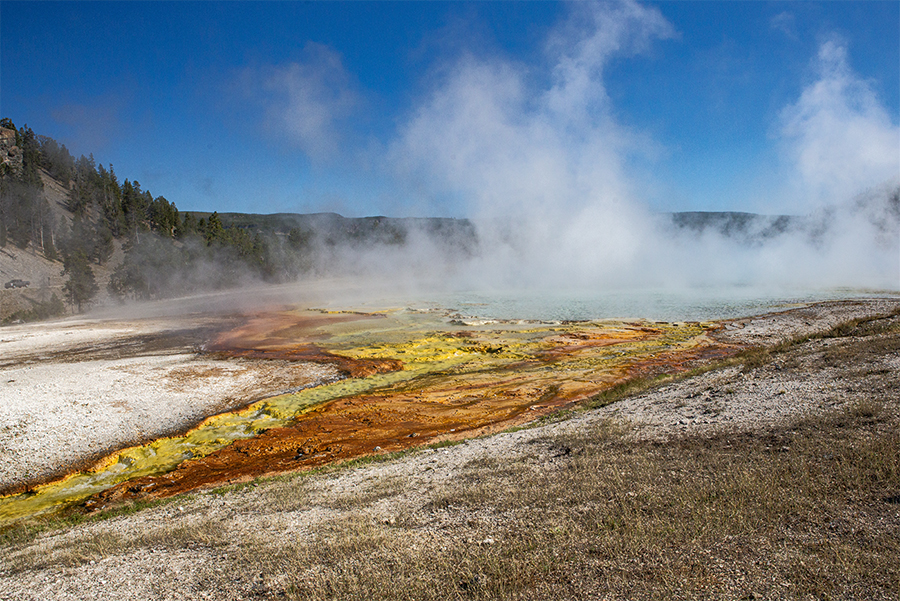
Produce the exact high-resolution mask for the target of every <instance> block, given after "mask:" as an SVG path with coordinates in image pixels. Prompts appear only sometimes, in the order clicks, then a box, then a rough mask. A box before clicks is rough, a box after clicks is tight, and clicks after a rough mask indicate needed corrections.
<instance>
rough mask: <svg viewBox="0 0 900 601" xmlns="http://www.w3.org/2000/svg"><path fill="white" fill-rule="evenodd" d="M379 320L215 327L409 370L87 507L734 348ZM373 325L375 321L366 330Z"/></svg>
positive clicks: (370, 444) (416, 435)
mask: <svg viewBox="0 0 900 601" xmlns="http://www.w3.org/2000/svg"><path fill="white" fill-rule="evenodd" d="M388 319H389V318H386V317H384V316H365V315H359V314H321V315H317V316H316V315H314V316H310V315H308V314H305V313H304V314H300V313H293V312H280V313H272V314H259V315H256V316H253V317H252V318H251V319H249V320H248V322H247V324H246V325H245V326H242V327H241V328H237V329H235V330H231V331H228V332H225V333H223V334H222V335H220V336H218V337H217V338H216V340H215V341H213V342H212V343H211V344H210V345H209V349H210V350H211V351H214V352H218V353H226V354H229V355H232V356H250V357H254V358H267V357H271V358H277V359H281V360H284V359H296V360H303V361H321V362H327V363H332V364H335V365H337V366H338V367H339V368H340V369H342V370H344V371H345V372H346V373H347V374H349V375H350V377H352V378H368V377H371V376H375V374H385V373H390V372H394V371H398V370H401V371H402V370H411V373H412V372H414V373H413V376H411V377H409V378H400V379H395V380H385V383H384V384H383V385H379V386H375V387H374V388H373V389H370V390H368V391H366V392H363V393H359V394H350V395H347V396H343V397H339V398H334V399H331V400H328V401H325V402H323V403H321V404H318V405H315V406H313V407H312V408H309V409H306V410H303V411H302V412H300V413H299V414H297V415H296V416H295V417H294V418H293V419H292V420H289V421H288V422H287V423H285V424H284V425H282V426H278V427H272V428H270V429H268V430H265V431H263V432H261V433H260V434H258V435H256V436H254V437H252V438H246V439H241V440H236V441H235V442H233V443H231V444H229V445H228V446H225V447H223V448H220V449H218V450H216V451H214V452H212V453H210V454H208V455H206V456H203V457H199V458H194V459H190V460H187V461H184V462H182V463H180V464H179V465H178V466H177V467H176V468H175V469H174V470H172V471H169V472H167V473H162V474H155V475H148V476H144V477H141V478H137V479H133V480H129V481H126V482H122V483H120V484H118V485H116V486H114V487H112V488H109V489H107V490H105V491H103V492H100V493H98V494H96V495H94V496H93V497H91V498H90V499H88V500H87V502H86V503H85V505H86V506H87V507H88V508H90V509H100V508H103V507H107V506H109V505H112V504H116V503H121V502H127V501H131V500H135V499H146V498H163V497H168V496H172V495H175V494H179V493H183V492H186V491H190V490H194V489H197V488H202V487H209V486H214V485H219V484H224V483H229V482H237V481H242V480H247V479H252V478H255V477H259V476H264V475H269V474H275V473H279V472H286V471H296V470H303V469H309V468H313V467H317V466H321V465H324V464H328V463H333V462H339V461H345V460H348V459H352V458H355V457H361V456H364V455H369V454H373V453H377V452H390V451H397V450H401V449H404V448H409V447H413V446H420V445H422V444H427V443H429V442H435V441H437V440H445V439H458V438H464V437H471V436H473V435H476V434H482V433H488V432H496V431H500V430H503V429H505V428H508V427H510V426H513V425H518V424H522V423H526V422H528V421H532V420H534V419H535V418H537V417H540V416H542V415H545V414H547V413H550V412H552V411H555V410H558V409H561V408H565V407H570V406H573V405H576V404H577V403H579V402H583V401H585V400H586V399H589V398H591V397H592V396H594V395H596V394H598V393H599V392H602V391H603V390H605V389H607V388H609V387H611V386H614V385H616V384H619V383H621V382H624V381H627V380H628V379H631V378H635V377H643V376H648V375H656V374H661V373H677V372H680V371H684V370H686V369H689V368H690V367H691V366H693V365H696V364H698V363H699V362H703V361H707V360H710V359H714V358H719V357H723V356H726V355H729V354H733V352H734V351H735V349H734V348H733V347H729V346H727V345H723V344H720V343H717V342H715V341H714V340H712V339H710V338H709V337H707V336H706V333H707V332H708V331H710V330H712V329H715V326H713V325H712V324H705V325H704V324H680V325H676V324H652V325H649V324H647V323H644V322H636V323H621V322H600V323H584V324H564V325H558V324H556V325H538V326H533V325H532V326H528V327H523V326H512V325H507V324H501V325H500V326H499V327H497V326H491V328H487V327H472V328H470V329H468V330H459V329H458V326H454V331H452V332H451V331H443V332H442V331H440V330H437V329H423V327H422V326H423V325H428V326H429V327H431V328H434V327H435V326H436V324H434V323H433V319H432V321H430V322H428V321H426V322H423V321H422V320H421V319H419V318H417V317H413V318H412V320H411V322H402V320H401V321H396V320H398V319H399V318H397V317H392V318H390V319H394V320H395V321H396V323H392V324H389V323H387V321H385V320H388ZM348 326H352V327H349V328H348ZM372 326H376V327H378V328H380V330H379V331H377V332H374V333H372V332H371V331H370V329H371V328H372ZM322 347H325V348H322ZM415 370H419V371H415ZM375 377H378V376H375Z"/></svg>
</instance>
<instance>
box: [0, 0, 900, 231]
mask: <svg viewBox="0 0 900 601" xmlns="http://www.w3.org/2000/svg"><path fill="white" fill-rule="evenodd" d="M0 28H2V30H0V69H2V70H0V115H2V116H4V117H9V118H11V119H12V120H13V121H14V122H15V123H16V125H18V126H22V125H25V124H27V125H28V126H30V127H31V128H32V129H33V130H34V131H35V132H36V133H38V134H43V135H49V136H51V137H53V138H55V139H57V140H58V141H60V142H62V143H64V144H66V145H67V147H68V148H69V149H70V151H71V152H72V154H74V155H75V156H78V155H80V154H88V153H93V154H94V157H95V158H96V160H97V161H98V162H101V163H103V164H110V163H111V164H113V165H114V168H115V170H116V173H117V174H118V175H119V177H120V178H126V177H127V178H130V179H133V180H135V179H136V180H138V181H139V182H140V184H141V186H142V187H143V189H145V190H150V191H151V192H152V193H153V194H154V195H163V196H165V197H166V198H168V199H169V200H171V201H173V202H175V203H176V204H177V206H178V207H179V208H180V209H182V210H218V211H220V212H224V211H241V212H259V213H270V212H282V211H296V212H316V211H336V212H339V213H341V214H344V215H348V216H364V215H379V214H381V215H391V216H425V215H429V216H451V217H466V216H484V215H488V216H490V215H492V214H496V213H502V212H503V211H516V210H521V209H522V208H523V207H525V208H527V207H528V206H535V204H541V203H543V204H547V203H549V204H554V203H560V205H561V206H562V207H565V206H567V204H566V203H571V202H573V201H572V198H580V197H583V196H584V197H586V196H592V195H596V196H602V197H604V198H619V197H621V198H623V199H625V200H626V201H627V202H629V203H632V202H637V203H640V204H643V205H645V206H647V207H649V208H650V209H652V210H751V211H762V212H779V213H781V212H783V213H802V212H805V211H808V210H810V209H813V208H815V207H817V206H819V205H821V204H823V203H827V202H832V201H836V200H840V199H841V198H840V197H841V196H847V195H852V194H853V193H855V192H858V191H861V190H863V189H865V188H866V187H867V186H873V185H877V184H880V183H881V182H882V181H884V180H885V179H890V178H892V177H898V175H897V174H898V171H900V137H898V121H900V72H898V71H900V3H897V2H846V3H845V2H822V3H819V2H645V3H635V2H612V3H600V4H592V3H584V2H579V3H572V4H562V3H550V2H521V3H520V2H500V3H494V2H474V3H466V2H452V3H445V2H396V3H393V2H374V3H368V2H311V3H299V2H279V3H268V2H224V3H209V2H172V3H167V2H148V3H143V2H128V3H116V2H85V3H82V2H62V3H50V2H14V1H9V0H4V1H3V2H2V3H0ZM519 199H526V200H525V201H522V202H520V201H519ZM575 202H577V201H575Z"/></svg>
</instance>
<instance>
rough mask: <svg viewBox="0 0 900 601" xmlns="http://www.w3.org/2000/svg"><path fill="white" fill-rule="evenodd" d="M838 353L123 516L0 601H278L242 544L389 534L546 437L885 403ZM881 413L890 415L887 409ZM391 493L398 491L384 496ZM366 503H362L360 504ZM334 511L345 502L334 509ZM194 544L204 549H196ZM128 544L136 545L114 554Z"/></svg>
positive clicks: (897, 361)
mask: <svg viewBox="0 0 900 601" xmlns="http://www.w3.org/2000/svg"><path fill="white" fill-rule="evenodd" d="M898 306H900V303H898V302H897V301H870V302H855V303H847V302H844V303H826V304H822V305H817V306H814V307H811V308H802V309H797V310H793V311H789V312H785V313H781V314H775V315H770V316H764V317H757V318H750V319H745V320H737V321H735V322H732V323H731V324H729V327H728V328H727V329H726V330H724V331H723V333H722V334H721V336H722V337H727V338H728V339H729V340H730V341H733V342H743V343H747V342H754V343H761V342H765V343H768V344H771V343H774V342H778V341H779V340H783V339H785V338H791V337H796V336H798V335H802V334H808V333H813V332H819V331H824V330H826V329H828V328H830V327H831V326H833V325H834V324H836V323H839V322H841V321H844V320H846V319H849V318H852V317H861V316H864V315H871V314H876V313H886V312H888V311H891V310H896V309H897V308H898ZM836 344H839V342H836V341H835V340H832V339H819V340H811V341H809V342H806V343H804V344H802V345H800V346H798V347H796V349H795V350H792V351H790V353H789V354H787V355H786V356H783V357H782V356H779V358H778V359H776V360H775V361H774V362H770V363H768V364H766V365H763V366H761V367H758V368H756V369H752V370H742V369H740V368H738V367H729V368H726V369H721V370H718V371H712V372H707V373H705V374H703V375H700V376H697V377H694V378H691V379H687V380H684V381H680V382H677V383H673V384H670V385H666V386H664V387H661V388H657V389H654V390H651V391H648V392H646V393H643V394H639V395H636V396H633V397H630V398H626V399H624V400H621V401H619V402H617V403H615V404H613V405H610V406H607V407H602V408H599V409H595V410H590V411H583V412H577V413H576V414H575V415H574V416H573V417H571V418H570V419H567V420H565V421H562V422H558V423H553V424H548V425H543V426H539V427H534V428H530V429H525V430H519V431H515V432H507V433H502V434H499V435H495V436H491V437H486V438H481V439H476V440H470V441H468V442H465V443H463V444H459V445H457V446H452V447H448V448H441V449H427V450H423V451H420V452H413V453H410V454H407V455H405V456H403V457H401V458H399V459H395V460H392V461H388V462H383V463H374V464H369V465H362V466H358V467H354V468H351V469H339V470H336V471H333V472H330V473H324V474H321V475H316V476H312V477H309V478H305V479H303V481H302V491H299V490H292V489H290V488H289V487H290V486H297V484H294V485H291V484H290V481H287V483H285V482H280V481H275V482H272V483H264V484H261V485H259V486H258V487H255V486H249V487H244V488H239V489H236V490H233V491H230V492H225V493H222V494H197V495H192V496H190V497H186V498H181V499H176V500H175V501H174V502H170V503H167V504H164V505H162V506H158V507H153V508H149V509H145V510H142V511H140V512H138V513H135V514H131V515H125V516H120V517H116V518H110V519H107V520H103V521H99V522H94V523H86V524H82V525H80V526H75V527H71V528H68V529H64V530H58V531H49V532H47V533H45V534H42V535H39V536H38V537H37V538H35V539H34V540H33V541H30V542H28V543H26V544H22V545H14V546H12V547H10V548H8V549H0V557H5V560H6V561H7V562H9V563H8V565H12V564H17V565H22V562H24V563H26V564H30V566H31V567H28V568H26V569H16V570H10V569H8V568H3V567H0V599H10V600H12V599H121V600H126V599H129V600H130V599H134V600H139V599H140V600H143V599H146V598H152V599H246V598H251V597H260V598H277V597H278V595H279V591H280V589H279V587H280V578H281V577H282V576H283V575H278V574H258V575H257V574H240V573H230V572H229V571H228V570H229V566H231V565H233V563H232V561H231V560H232V559H233V555H234V554H235V553H239V551H238V548H239V547H238V545H237V541H241V540H247V539H248V538H252V537H261V538H267V539H268V540H274V541H278V540H283V541H290V540H297V539H298V538H303V537H306V536H308V535H309V534H310V533H312V532H315V531H316V529H317V528H321V527H323V526H325V525H327V524H332V523H340V520H342V519H346V518H347V516H348V515H350V514H351V513H352V514H353V515H354V516H356V517H359V516H362V518H371V520H373V521H374V522H376V523H393V521H392V520H396V519H398V517H399V516H402V515H404V514H408V513H410V512H415V511H421V507H422V505H423V503H424V502H425V501H426V500H427V499H428V498H429V497H428V493H429V492H430V491H433V490H434V489H436V488H438V487H440V486H442V485H446V484H447V483H450V482H454V481H456V480H457V479H458V478H459V476H460V474H461V473H462V471H463V470H464V469H465V466H467V465H471V464H472V462H477V461H479V460H482V459H490V458H498V457H502V458H503V460H504V461H510V462H513V461H517V460H522V459H523V458H525V459H527V458H528V457H533V455H534V453H535V448H536V446H540V445H541V444H542V442H541V441H543V440H547V439H548V437H553V436H556V435H559V434H560V433H566V432H569V433H578V432H583V431H585V430H588V429H590V428H591V427H594V426H596V425H597V424H599V423H602V422H604V421H606V420H609V419H610V418H612V419H614V420H617V421H620V422H622V423H624V424H625V425H626V427H628V428H630V431H631V434H630V435H631V436H634V437H636V438H651V439H665V438H668V437H672V436H692V435H705V434H710V433H714V432H723V431H725V432H728V431H731V432H747V431H750V432H753V431H762V430H765V429H766V428H770V427H773V426H777V425H779V424H780V423H783V422H784V421H785V420H790V419H794V418H797V417H800V416H803V415H805V414H810V413H821V412H823V411H826V410H828V409H832V408H836V407H841V406H844V405H848V404H850V403H853V402H856V401H858V400H860V399H861V398H868V397H867V396H866V395H869V394H871V391H872V390H873V389H874V388H878V387H879V386H880V387H881V388H882V389H883V390H881V391H880V392H879V394H882V395H894V393H895V391H896V387H897V382H896V379H897V376H896V374H900V356H898V354H897V353H896V352H886V353H880V354H879V353H874V354H872V355H871V356H866V357H865V358H864V359H861V360H860V361H862V362H861V363H860V364H859V365H858V366H857V367H858V370H857V371H855V372H853V373H858V374H859V376H858V378H859V379H856V380H846V379H844V378H845V375H846V373H847V372H846V370H845V371H843V372H840V373H842V374H845V375H844V376H841V377H840V378H838V377H837V376H836V374H837V373H838V372H837V371H836V370H837V369H838V368H837V367H835V366H831V365H829V363H828V360H827V358H828V357H829V352H830V348H831V346H832V345H836ZM840 367H846V366H840ZM871 374H875V375H871ZM878 374H881V375H878ZM883 374H893V375H892V376H890V377H885V376H884V375H883ZM854 377H855V376H854ZM873 387H874V388H873ZM890 410H892V411H896V403H894V404H893V405H892V408H891V409H890ZM393 482H402V483H403V484H402V486H400V487H398V488H397V490H394V489H393V488H392V484H391V483H393ZM279 490H282V492H281V493H279V492H278V491H279ZM385 491H388V492H387V493H385ZM278 494H281V495H282V496H283V495H302V496H303V497H304V501H303V503H302V505H300V506H299V507H297V506H296V504H295V505H294V506H292V507H291V508H290V509H283V508H281V507H279V506H278V503H277V502H274V501H273V499H277V498H279V497H278ZM367 494H370V495H371V496H372V501H370V502H359V501H358V499H359V498H360V497H365V495H367ZM341 498H353V499H357V501H355V502H353V503H349V504H348V505H347V507H346V508H344V507H342V505H341V503H340V501H339V500H340V499H341ZM453 526H454V525H453V524H439V525H438V526H437V527H439V528H452V527H453ZM185 531H190V532H192V534H191V535H190V537H189V538H190V540H192V541H194V544H187V545H182V546H178V545H172V544H168V543H166V542H165V541H166V540H167V539H170V538H171V537H173V536H177V535H178V534H177V533H179V532H185ZM154 537H157V539H158V540H159V542H158V543H157V544H154V543H153V540H154ZM205 538H209V540H210V541H212V542H211V543H210V544H203V541H204V539H205ZM135 539H141V540H142V541H143V542H142V543H141V544H139V545H137V546H135V545H129V544H124V543H123V541H130V540H135ZM85 541H91V542H90V543H85ZM228 541H233V543H234V544H229V542H228ZM485 544H488V543H487V542H485ZM92 545H93V546H92ZM73 548H74V549H79V551H77V552H73V550H72V549H73ZM0 565H2V564H0Z"/></svg>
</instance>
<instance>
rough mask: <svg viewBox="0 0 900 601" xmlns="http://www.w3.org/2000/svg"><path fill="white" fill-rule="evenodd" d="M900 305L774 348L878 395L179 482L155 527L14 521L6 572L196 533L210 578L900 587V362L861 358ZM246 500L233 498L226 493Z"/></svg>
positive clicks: (358, 588)
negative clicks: (764, 412) (757, 421)
mask: <svg viewBox="0 0 900 601" xmlns="http://www.w3.org/2000/svg"><path fill="white" fill-rule="evenodd" d="M898 323H900V319H898V316H897V315H893V316H889V317H886V318H881V319H877V320H870V321H865V322H859V323H856V324H855V325H853V326H852V327H847V326H841V327H839V328H836V329H835V330H833V331H832V332H830V333H827V334H825V335H822V336H819V337H817V339H818V341H812V342H810V341H807V342H801V341H794V342H792V343H790V344H785V345H780V346H779V347H778V349H777V350H774V349H770V351H769V353H770V354H769V359H772V360H775V361H778V362H779V363H781V364H783V365H784V367H783V368H782V369H798V370H802V369H806V368H805V367H804V365H806V364H807V363H808V362H810V361H814V362H819V361H820V360H821V359H822V358H823V357H826V356H827V355H828V354H829V353H831V354H834V353H837V354H838V355H839V357H838V358H839V361H838V362H837V363H838V364H839V366H840V369H841V370H842V371H841V372H840V373H841V378H842V380H841V381H842V383H843V384H844V385H845V386H856V387H857V388H856V389H854V390H856V391H857V393H858V394H855V396H854V397H853V398H855V399H856V400H855V401H854V402H852V403H850V404H847V405H844V406H842V407H840V408H838V409H835V410H832V411H830V412H827V413H825V414H817V415H810V416H806V417H802V418H798V419H795V420H794V421H793V422H790V423H785V424H780V425H776V426H773V427H768V428H765V429H762V430H756V431H741V432H733V433H725V434H716V435H712V436H697V435H693V436H692V435H684V436H679V437H675V438H672V439H669V440H666V441H650V440H636V439H634V438H633V437H632V436H631V434H630V430H629V429H627V428H625V427H623V426H622V425H621V424H619V423H617V422H612V421H606V422H601V423H599V425H595V426H593V427H591V428H588V429H586V428H567V427H558V428H554V429H551V430H547V431H542V430H534V431H533V432H534V433H535V434H534V436H533V437H531V438H530V439H529V442H528V443H526V444H525V445H524V448H523V449H522V450H521V453H517V454H516V455H515V456H512V457H509V456H504V455H498V454H488V455H480V456H476V457H474V458H472V459H469V460H468V461H467V462H464V463H462V464H460V465H459V466H458V467H456V468H454V469H453V472H452V473H453V477H452V478H451V479H443V480H441V479H438V480H434V481H430V480H428V479H427V478H425V479H423V478H420V477H419V476H418V475H416V474H413V473H407V474H406V475H402V474H400V473H395V474H394V475H389V476H386V477H381V478H367V477H363V476H361V477H360V478H359V479H357V480H356V481H355V482H356V483H355V484H352V485H346V484H345V485H343V487H341V488H334V486H335V484H334V482H335V481H334V479H333V478H334V477H335V476H341V475H344V476H347V477H349V476H352V474H354V473H357V472H356V471H355V470H352V469H348V466H343V467H341V466H338V467H329V468H326V469H323V470H319V471H317V472H316V473H311V474H309V473H308V474H294V475H285V476H279V477H277V478H273V479H270V480H264V481H256V482H253V483H247V484H242V485H240V486H235V487H228V488H222V489H218V490H217V491H215V493H214V494H201V495H198V496H197V498H196V499H195V501H196V503H195V504H191V503H190V502H189V501H188V500H187V499H184V498H182V499H176V500H174V501H172V502H170V503H167V504H166V505H165V506H164V507H158V508H156V509H155V510H154V511H158V512H163V513H164V515H167V516H168V517H167V518H163V519H157V520H154V521H153V522H151V526H150V527H146V528H144V529H142V530H139V531H135V530H124V531H122V530H117V529H116V528H115V527H114V525H113V523H112V521H111V520H106V521H103V522H96V523H93V524H88V525H87V526H83V527H81V528H80V529H78V530H77V531H71V532H70V533H69V534H67V535H66V536H65V537H60V539H59V542H57V543H52V542H51V543H50V546H49V548H48V547H47V546H46V545H45V546H44V547H39V546H36V545H34V542H35V541H34V540H33V538H34V536H35V535H36V534H35V532H34V531H33V530H32V531H28V530H27V529H26V528H25V527H23V526H20V527H18V529H16V530H15V531H8V532H7V533H6V535H5V536H6V538H5V541H4V546H5V550H4V551H3V554H4V561H5V563H4V565H5V568H4V570H3V572H0V577H3V576H4V575H5V576H7V577H9V576H11V575H14V574H16V573H22V572H25V571H29V570H34V569H38V568H39V567H41V566H43V567H45V568H48V569H49V567H52V566H70V567H77V566H79V565H84V564H85V563H88V562H90V561H99V560H100V559H102V558H104V557H111V556H119V555H121V554H131V553H133V552H135V551H137V550H151V549H154V550H168V552H171V553H178V552H181V551H183V550H185V549H190V550H191V553H192V554H194V556H196V557H207V558H209V565H206V564H205V563H204V564H203V565H201V566H199V567H198V568H197V569H198V570H199V574H200V576H198V578H199V580H197V582H196V583H195V586H196V587H198V588H197V589H196V590H199V591H203V590H209V591H215V592H216V594H217V596H219V597H221V598H245V597H247V596H248V595H251V594H255V595H258V596H262V597H267V596H268V597H280V598H287V599H323V598H330V599H332V598H333V599H370V598H379V599H448V598H449V599H470V598H471V599H517V598H519V599H546V598H554V599H583V598H598V597H600V598H610V599H626V598H627V599H671V598H675V599H705V598H728V599H749V598H762V599H786V598H791V599H793V598H796V599H856V598H866V599H896V598H897V596H898V594H900V511H898V506H900V402H898V398H897V395H896V376H895V374H889V375H885V374H879V373H877V370H875V371H873V370H871V369H861V367H860V366H864V365H870V364H874V363H877V361H876V362H874V363H873V361H871V359H873V358H874V357H888V356H893V354H894V353H896V352H897V351H898V350H900V336H898V335H897V333H898V329H897V326H898ZM740 361H742V359H736V360H732V361H729V364H730V365H735V364H738V365H740V364H741V363H740ZM761 365H762V366H763V367H765V368H766V369H768V367H766V366H767V365H768V364H767V363H761ZM792 366H793V367H792ZM754 369H759V368H752V367H751V368H749V371H747V374H749V375H750V376H752V375H753V374H754ZM829 369H831V368H829ZM738 377H744V376H740V375H739V376H738ZM654 383H655V381H653V380H648V381H646V382H644V383H643V384H641V385H639V386H636V388H634V389H630V390H629V389H625V388H623V389H621V390H619V391H618V392H616V393H611V394H612V396H611V397H609V398H604V399H598V402H601V403H602V402H606V401H609V400H610V399H614V398H617V397H616V395H619V394H621V395H626V394H628V393H630V392H633V391H634V390H642V389H643V388H644V387H645V386H652V385H654ZM862 387H864V389H865V391H867V392H864V393H863V392H860V391H861V390H863V388H862ZM561 425H563V426H565V424H561ZM542 432H544V433H542ZM445 452H453V449H447V448H443V447H441V446H440V445H435V446H434V447H432V448H428V449H423V450H419V451H409V452H406V453H405V454H404V455H405V456H406V457H407V458H410V459H415V458H417V457H419V458H427V457H434V458H435V459H434V460H435V461H437V462H439V461H440V460H441V458H442V457H443V453H445ZM396 457H397V456H391V457H389V458H387V459H386V458H384V457H379V458H377V459H375V460H376V461H386V460H390V459H391V458H396ZM369 461H370V462H371V461H372V460H369ZM362 463H364V462H362V461H357V462H353V463H352V467H354V468H357V467H360V465H361V464H362ZM418 465H427V463H425V462H424V461H423V462H420V463H419V464H418ZM429 482H431V483H430V484H427V483H429ZM423 483H426V484H423ZM220 499H221V500H220ZM227 499H232V504H231V507H232V508H233V509H231V510H230V512H225V513H223V512H220V511H218V510H214V509H213V508H214V507H218V505H215V504H216V503H219V504H221V503H225V502H226V500H227ZM238 499H240V501H238ZM181 504H183V505H184V506H185V509H184V511H182V510H181V508H180V505H181ZM48 540H51V539H48Z"/></svg>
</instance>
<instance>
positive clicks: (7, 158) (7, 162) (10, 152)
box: [0, 127, 23, 177]
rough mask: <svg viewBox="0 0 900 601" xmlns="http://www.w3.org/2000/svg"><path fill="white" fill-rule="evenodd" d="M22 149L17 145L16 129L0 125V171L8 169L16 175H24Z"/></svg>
mask: <svg viewBox="0 0 900 601" xmlns="http://www.w3.org/2000/svg"><path fill="white" fill-rule="evenodd" d="M22 165H23V163H22V149H21V148H19V147H18V146H16V131H15V130H13V129H7V128H5V127H0V172H2V171H6V170H8V172H9V173H11V174H12V175H13V176H15V177H21V176H22V169H23V166H22Z"/></svg>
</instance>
